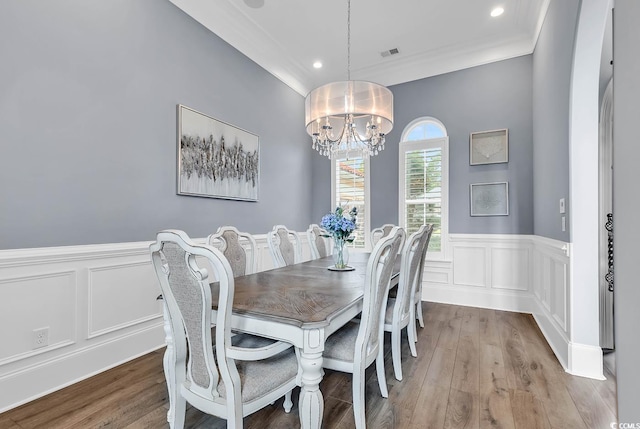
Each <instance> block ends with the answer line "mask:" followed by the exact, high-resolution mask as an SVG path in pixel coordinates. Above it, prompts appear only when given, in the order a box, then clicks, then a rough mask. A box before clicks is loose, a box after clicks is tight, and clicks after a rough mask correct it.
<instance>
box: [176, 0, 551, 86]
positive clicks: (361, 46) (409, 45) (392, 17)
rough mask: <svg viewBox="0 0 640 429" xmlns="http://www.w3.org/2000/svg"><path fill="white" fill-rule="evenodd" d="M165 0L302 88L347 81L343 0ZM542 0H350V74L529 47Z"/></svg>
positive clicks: (437, 66)
mask: <svg viewBox="0 0 640 429" xmlns="http://www.w3.org/2000/svg"><path fill="white" fill-rule="evenodd" d="M170 1H171V2H172V3H174V4H175V5H176V6H178V7H179V8H180V9H182V10H183V11H184V12H186V13H187V14H188V15H190V16H192V17H193V18H194V19H195V20H197V21H198V22H200V23H201V24H202V25H204V26H205V27H207V28H208V29H209V30H211V31H212V32H214V33H215V34H217V35H218V36H220V37H221V38H222V39H224V40H225V41H226V42H227V43H229V44H230V45H232V46H234V47H235V48H236V49H238V50H239V51H240V52H242V53H243V54H245V55H246V56H247V57H249V58H251V59H252V60H253V61H255V62H256V63H257V64H259V65H260V66H262V67H263V68H264V69H265V70H267V71H269V72H270V73H271V74H273V75H274V76H276V77H277V78H278V79H280V80H281V81H283V82H284V83H286V84H287V85H288V86H290V87H291V88H293V89H294V90H295V91H297V92H298V93H300V94H302V95H306V94H307V93H308V92H309V91H311V90H312V89H313V88H315V87H317V86H320V85H323V84H325V83H329V82H332V81H339V80H347V1H346V0H316V1H311V0H170ZM549 1H550V0H395V1H391V0H352V3H351V69H350V70H351V78H352V79H354V80H369V81H373V82H377V83H379V84H382V85H386V86H389V85H394V84H398V83H403V82H408V81H412V80H416V79H421V78H425V77H429V76H434V75H438V74H442V73H447V72H451V71H454V70H460V69H464V68H468V67H473V66H477V65H481V64H487V63H490V62H493V61H499V60H504V59H507V58H513V57H517V56H520V55H526V54H530V53H532V52H533V49H534V47H535V44H536V41H537V38H538V33H539V32H540V28H541V27H542V23H543V20H544V16H545V14H546V11H547V8H548V5H549ZM497 6H501V7H503V8H504V13H503V14H502V15H501V16H499V17H496V18H492V17H491V16H490V12H491V10H492V9H493V8H495V7H497ZM396 48H397V49H398V51H399V53H398V54H396V55H390V56H386V57H383V56H382V55H381V53H382V52H383V51H389V50H391V49H396ZM315 61H321V62H322V63H323V67H322V68H320V69H315V68H314V67H313V63H314V62H315Z"/></svg>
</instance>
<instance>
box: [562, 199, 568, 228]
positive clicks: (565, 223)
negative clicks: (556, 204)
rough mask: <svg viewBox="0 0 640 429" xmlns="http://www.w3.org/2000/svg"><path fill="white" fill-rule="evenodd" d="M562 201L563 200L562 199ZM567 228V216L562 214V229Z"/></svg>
mask: <svg viewBox="0 0 640 429" xmlns="http://www.w3.org/2000/svg"><path fill="white" fill-rule="evenodd" d="M561 201H562V200H561ZM566 230H567V221H566V217H565V216H562V231H563V232H564V231H566Z"/></svg>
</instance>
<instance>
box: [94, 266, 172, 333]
mask: <svg viewBox="0 0 640 429" xmlns="http://www.w3.org/2000/svg"><path fill="white" fill-rule="evenodd" d="M133 285H135V287H132V286H133ZM158 294H159V288H158V281H157V279H156V276H155V272H154V270H153V265H152V264H151V260H147V261H140V262H134V263H125V264H118V265H103V266H99V267H91V268H89V326H88V332H87V338H94V337H97V336H100V335H104V334H107V333H109V332H113V331H116V330H118V329H123V328H127V327H130V326H134V325H136V324H138V323H141V322H145V321H148V320H152V319H158V318H161V317H162V311H161V308H160V306H159V305H158V303H157V302H156V297H157V296H158Z"/></svg>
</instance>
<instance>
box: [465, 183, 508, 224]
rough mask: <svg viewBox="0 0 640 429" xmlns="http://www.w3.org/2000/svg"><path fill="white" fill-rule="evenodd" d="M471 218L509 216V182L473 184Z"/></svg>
mask: <svg viewBox="0 0 640 429" xmlns="http://www.w3.org/2000/svg"><path fill="white" fill-rule="evenodd" d="M469 197H470V207H471V216H508V215H509V182H491V183H472V184H471V185H470V186H469Z"/></svg>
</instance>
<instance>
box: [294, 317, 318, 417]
mask: <svg viewBox="0 0 640 429" xmlns="http://www.w3.org/2000/svg"><path fill="white" fill-rule="evenodd" d="M323 349H324V331H323V330H318V329H315V330H312V331H307V332H305V340H304V348H303V349H302V350H301V351H300V366H301V368H302V375H301V377H302V388H301V389H300V401H299V403H298V407H299V410H300V427H301V428H302V429H320V426H321V425H322V414H323V412H324V398H323V397H322V392H321V391H320V381H321V380H322V376H323V375H324V371H323V369H322V350H323Z"/></svg>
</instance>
